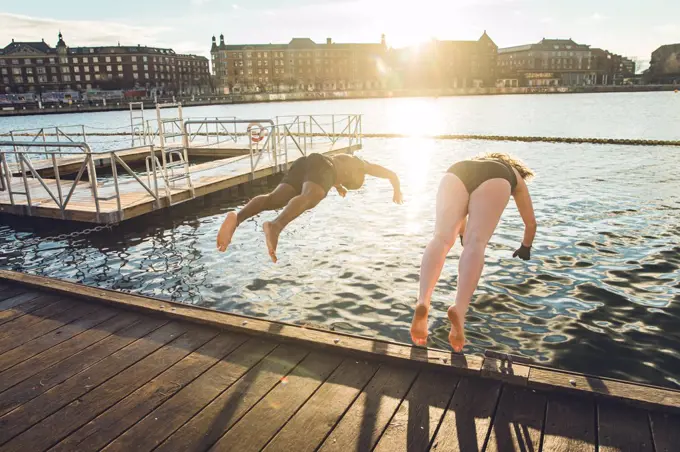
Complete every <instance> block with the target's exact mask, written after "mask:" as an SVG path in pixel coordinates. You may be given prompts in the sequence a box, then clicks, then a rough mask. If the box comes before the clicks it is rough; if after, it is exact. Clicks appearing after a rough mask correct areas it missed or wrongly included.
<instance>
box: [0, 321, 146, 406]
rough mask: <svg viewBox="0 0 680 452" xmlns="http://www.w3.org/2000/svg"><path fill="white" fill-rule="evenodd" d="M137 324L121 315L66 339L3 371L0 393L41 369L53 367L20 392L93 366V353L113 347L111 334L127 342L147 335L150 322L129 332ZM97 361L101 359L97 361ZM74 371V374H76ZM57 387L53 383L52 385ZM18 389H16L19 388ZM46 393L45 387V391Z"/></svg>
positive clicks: (94, 356)
mask: <svg viewBox="0 0 680 452" xmlns="http://www.w3.org/2000/svg"><path fill="white" fill-rule="evenodd" d="M140 321H141V318H140V317H138V316H136V315H134V314H130V313H124V314H121V315H118V316H116V317H114V318H112V319H111V320H108V321H106V322H104V323H103V324H101V325H99V326H98V327H97V328H95V329H91V330H88V331H85V332H84V333H82V334H80V335H78V336H76V337H74V338H72V339H69V340H68V341H66V342H64V343H61V344H59V345H57V346H55V347H53V348H51V349H49V350H46V351H44V352H43V353H40V354H39V355H36V356H34V357H33V358H30V359H28V360H26V361H24V362H22V363H21V364H17V365H16V366H14V367H12V368H11V369H8V370H5V371H4V372H2V373H0V393H2V392H3V391H5V390H7V389H8V388H11V387H12V386H14V385H16V384H19V383H20V382H22V381H24V380H26V379H28V378H30V377H32V376H33V375H36V374H37V373H39V372H43V371H44V370H45V369H49V368H50V367H51V366H55V365H56V366H57V367H55V368H53V369H51V370H50V371H49V372H43V374H41V375H40V376H39V377H38V380H37V381H34V380H32V381H28V382H26V384H25V385H24V389H25V388H26V387H28V388H31V387H32V386H31V384H38V385H39V386H40V387H42V388H44V387H45V386H49V384H50V381H54V380H53V379H54V378H55V377H56V376H58V377H61V378H68V377H69V376H70V374H69V373H68V372H66V371H67V370H69V371H75V372H77V371H80V370H81V369H84V368H85V366H86V365H87V363H88V359H90V360H92V361H90V362H96V361H93V360H95V359H97V358H98V357H97V355H96V353H95V352H97V351H98V350H99V351H101V349H102V346H111V347H113V345H114V344H112V343H111V342H112V341H111V339H118V338H117V337H115V336H114V337H113V338H110V337H109V336H111V335H112V334H115V333H116V332H118V331H120V332H121V335H124V336H123V337H126V338H130V339H129V340H130V341H132V340H134V337H135V332H137V331H141V332H140V333H139V334H140V336H139V337H141V336H143V335H144V334H147V333H148V332H149V331H150V330H149V331H146V332H143V331H144V330H143V329H142V328H144V327H145V326H146V328H148V327H149V326H150V325H154V324H153V323H151V322H148V321H147V322H146V323H142V324H141V325H138V327H137V330H133V329H131V327H132V326H134V325H136V324H137V323H138V322H140ZM157 323H158V321H156V323H155V324H157ZM107 338H109V341H108V342H103V343H102V344H99V347H96V348H95V347H93V348H92V349H89V350H86V351H85V352H84V353H83V354H79V353H80V352H81V351H83V350H85V349H87V348H88V347H90V346H91V345H93V344H96V343H97V342H99V341H103V340H104V339H107ZM118 342H119V344H121V345H120V348H122V347H123V346H124V345H127V343H126V342H124V341H118ZM68 358H71V359H70V360H68V362H66V363H65V366H68V367H66V368H63V366H64V365H62V367H59V366H58V363H61V362H62V361H64V360H67V359H68ZM99 359H101V358H99ZM76 369H77V370H76ZM54 384H57V383H56V382H55V383H53V385H54ZM19 389H20V388H19ZM48 389H49V387H48ZM30 392H31V393H32V392H33V389H31V390H30ZM5 396H6V394H3V395H2V396H0V400H2V398H3V397H5ZM0 413H2V404H1V403H0Z"/></svg>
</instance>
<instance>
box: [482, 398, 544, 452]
mask: <svg viewBox="0 0 680 452" xmlns="http://www.w3.org/2000/svg"><path fill="white" fill-rule="evenodd" d="M545 407H546V399H545V396H544V395H542V394H538V393H536V392H535V391H532V390H530V389H524V388H519V387H514V386H506V387H505V388H503V393H502V394H501V399H500V401H499V403H498V409H497V411H496V416H495V417H494V420H493V425H492V427H491V434H490V436H489V441H488V444H487V447H486V449H485V450H487V451H489V452H493V451H507V450H517V451H528V450H534V451H537V450H540V448H541V432H542V430H543V421H544V418H545Z"/></svg>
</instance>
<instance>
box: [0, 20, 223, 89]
mask: <svg viewBox="0 0 680 452" xmlns="http://www.w3.org/2000/svg"><path fill="white" fill-rule="evenodd" d="M209 85H210V70H209V67H208V59H207V58H205V57H200V56H196V55H177V54H175V52H174V51H173V50H172V49H161V48H155V47H143V46H139V45H138V46H136V47H130V46H121V45H118V46H107V47H68V46H67V45H66V42H65V41H64V39H63V36H62V34H61V33H59V41H58V42H57V45H56V47H50V46H49V45H48V44H47V43H45V41H44V40H43V41H42V42H15V41H14V40H12V42H11V43H10V44H9V45H7V46H6V47H5V48H4V49H0V93H28V92H36V93H43V92H49V91H65V90H87V89H111V90H113V89H135V88H140V89H156V88H157V89H162V90H164V91H172V92H175V93H193V92H201V91H207V90H208V89H209V88H208V87H209Z"/></svg>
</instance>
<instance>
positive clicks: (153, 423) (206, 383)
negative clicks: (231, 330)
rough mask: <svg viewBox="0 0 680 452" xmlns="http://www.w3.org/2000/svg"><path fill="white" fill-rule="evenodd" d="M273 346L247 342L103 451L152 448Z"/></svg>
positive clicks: (254, 341)
mask: <svg viewBox="0 0 680 452" xmlns="http://www.w3.org/2000/svg"><path fill="white" fill-rule="evenodd" d="M275 347H276V345H275V344H274V343H272V342H266V341H263V340H260V339H251V340H249V341H248V342H246V343H245V344H244V345H243V346H241V347H240V348H238V349H237V350H236V351H235V352H234V353H232V354H230V355H229V356H227V357H226V358H224V359H223V360H221V361H220V362H219V363H217V364H216V365H215V366H213V367H212V368H211V369H210V370H208V371H207V372H206V373H204V374H203V375H201V376H200V377H198V378H197V379H196V380H195V381H193V382H192V383H190V384H189V385H188V386H186V387H185V388H183V389H182V390H181V391H180V392H179V393H177V394H176V395H175V396H174V397H172V398H171V399H170V400H168V401H167V402H165V403H163V404H162V405H161V406H160V407H158V408H157V409H156V410H154V411H152V412H151V413H149V415H148V416H146V417H145V418H144V419H142V420H141V421H139V422H138V423H137V424H135V425H134V426H133V427H131V428H130V429H129V430H127V431H126V432H125V433H123V434H122V435H121V436H119V437H118V438H117V439H116V440H114V441H113V442H112V443H111V444H110V445H109V446H108V448H107V450H111V451H113V450H118V451H133V450H135V451H150V450H153V449H155V448H156V446H158V445H159V444H160V443H162V442H163V441H164V440H165V439H166V438H167V437H168V436H170V435H171V434H173V433H174V432H175V431H177V429H179V428H180V427H181V426H182V425H184V424H185V423H186V422H187V421H188V420H189V419H191V418H192V417H193V416H195V415H196V414H197V413H198V412H199V411H200V410H201V409H203V408H204V407H205V406H206V405H208V404H209V403H210V402H211V401H213V400H214V399H215V398H216V397H217V396H218V395H219V394H221V393H223V392H224V391H225V390H226V389H228V388H230V387H231V386H232V385H233V384H234V383H235V382H236V381H238V380H239V379H240V378H241V377H242V376H243V375H244V374H245V373H246V372H247V371H248V370H249V369H250V368H251V367H253V366H254V365H256V364H257V363H258V362H260V361H261V360H262V359H263V358H264V357H265V356H266V355H267V354H268V353H270V352H271V351H272V350H274V348H275Z"/></svg>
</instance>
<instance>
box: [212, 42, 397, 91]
mask: <svg viewBox="0 0 680 452" xmlns="http://www.w3.org/2000/svg"><path fill="white" fill-rule="evenodd" d="M210 53H211V56H212V67H213V75H214V76H215V78H216V80H217V83H218V85H219V87H221V88H222V89H223V90H224V92H225V93H227V92H235V93H255V92H287V91H331V90H355V89H380V88H384V87H385V86H386V73H385V67H386V66H385V61H386V58H387V45H386V43H385V38H384V36H383V39H382V41H381V42H380V43H377V44H341V43H334V42H333V41H332V40H331V39H330V38H329V39H327V40H326V42H325V43H324V44H317V43H315V42H314V41H312V40H311V39H309V38H295V39H293V40H291V41H290V42H289V43H288V44H226V43H225V41H224V35H220V42H219V44H218V43H217V41H216V39H215V37H214V36H213V39H212V47H211V49H210Z"/></svg>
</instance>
